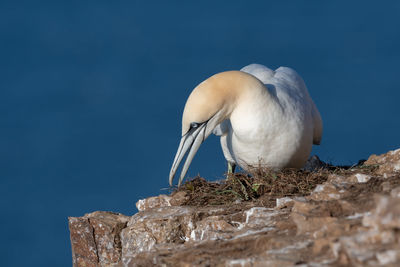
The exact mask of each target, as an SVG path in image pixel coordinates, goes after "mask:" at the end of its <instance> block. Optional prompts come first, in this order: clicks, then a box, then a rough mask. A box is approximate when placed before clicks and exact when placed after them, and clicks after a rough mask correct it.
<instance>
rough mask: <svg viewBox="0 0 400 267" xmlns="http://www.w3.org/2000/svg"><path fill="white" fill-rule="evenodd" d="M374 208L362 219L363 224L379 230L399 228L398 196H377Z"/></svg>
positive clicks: (399, 199) (399, 208) (399, 205)
mask: <svg viewBox="0 0 400 267" xmlns="http://www.w3.org/2000/svg"><path fill="white" fill-rule="evenodd" d="M376 202H377V205H376V208H375V210H374V211H373V212H371V214H370V215H369V216H365V217H364V219H363V225H364V226H368V227H373V228H375V229H379V230H385V229H399V230H400V198H398V197H392V196H379V197H378V198H377V201H376Z"/></svg>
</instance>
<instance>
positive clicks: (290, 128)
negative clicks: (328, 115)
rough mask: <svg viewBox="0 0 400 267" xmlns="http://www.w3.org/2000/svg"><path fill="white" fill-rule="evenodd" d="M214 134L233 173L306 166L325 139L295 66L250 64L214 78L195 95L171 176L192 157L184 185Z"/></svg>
mask: <svg viewBox="0 0 400 267" xmlns="http://www.w3.org/2000/svg"><path fill="white" fill-rule="evenodd" d="M212 132H213V133H214V134H215V135H217V136H220V137H221V147H222V150H223V153H224V156H225V159H226V160H227V161H228V167H229V170H230V171H233V170H234V167H235V166H236V165H239V166H240V167H241V168H242V169H244V170H247V171H248V170H251V168H254V167H257V166H263V167H269V168H273V169H281V168H301V167H303V165H304V164H305V163H306V161H307V159H308V156H309V154H310V152H311V148H312V145H313V144H317V145H319V144H320V142H321V137H322V120H321V116H320V114H319V111H318V109H317V107H316V106H315V104H314V102H313V101H312V99H311V97H310V95H309V93H308V90H307V87H306V85H305V83H304V81H303V79H302V78H301V77H300V75H298V74H297V73H296V71H294V70H293V69H291V68H287V67H280V68H278V69H276V70H275V71H273V70H271V69H269V68H267V67H265V66H263V65H259V64H251V65H248V66H246V67H244V68H243V69H241V71H227V72H221V73H218V74H215V75H214V76H212V77H210V78H208V79H207V80H205V81H203V82H202V83H200V84H199V85H198V86H197V87H196V88H195V89H194V90H193V91H192V93H191V94H190V96H189V98H188V100H187V102H186V105H185V109H184V112H183V117H182V138H181V141H180V144H179V147H178V151H177V153H176V156H175V159H174V162H173V164H172V167H171V171H170V175H169V183H170V185H172V181H173V178H174V176H175V173H176V171H177V169H178V167H179V164H180V163H181V161H182V159H183V158H184V156H185V155H186V154H187V158H186V161H185V164H184V165H183V168H182V171H181V175H180V177H179V182H178V186H179V185H180V184H181V182H182V180H183V178H184V177H185V175H186V172H187V170H188V168H189V166H190V163H191V162H192V160H193V157H194V156H195V154H196V152H197V150H198V149H199V147H200V145H201V143H202V142H203V141H204V140H205V139H206V138H207V137H208V136H209V135H210V134H211V133H212Z"/></svg>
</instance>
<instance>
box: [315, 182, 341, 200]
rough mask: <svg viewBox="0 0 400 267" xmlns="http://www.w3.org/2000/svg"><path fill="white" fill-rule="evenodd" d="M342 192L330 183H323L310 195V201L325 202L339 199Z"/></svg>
mask: <svg viewBox="0 0 400 267" xmlns="http://www.w3.org/2000/svg"><path fill="white" fill-rule="evenodd" d="M342 194H343V192H340V191H339V190H338V189H337V188H336V186H335V185H333V184H331V183H324V184H320V185H317V187H316V188H315V189H314V191H313V192H312V193H311V196H310V199H312V200H316V201H320V200H323V201H327V200H333V199H340V198H341V197H342Z"/></svg>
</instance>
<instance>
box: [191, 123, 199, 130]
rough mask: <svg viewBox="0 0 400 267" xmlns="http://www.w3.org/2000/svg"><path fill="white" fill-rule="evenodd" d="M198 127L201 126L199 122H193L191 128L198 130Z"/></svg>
mask: <svg viewBox="0 0 400 267" xmlns="http://www.w3.org/2000/svg"><path fill="white" fill-rule="evenodd" d="M197 127H199V124H198V123H197V122H192V123H191V124H190V128H194V129H195V128H197Z"/></svg>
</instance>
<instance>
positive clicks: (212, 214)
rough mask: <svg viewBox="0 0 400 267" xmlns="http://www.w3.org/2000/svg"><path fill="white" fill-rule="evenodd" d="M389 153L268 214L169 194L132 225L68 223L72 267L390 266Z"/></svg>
mask: <svg viewBox="0 0 400 267" xmlns="http://www.w3.org/2000/svg"><path fill="white" fill-rule="evenodd" d="M397 155H398V150H396V151H393V152H389V153H387V154H385V155H382V156H379V159H377V158H376V159H375V160H376V162H379V164H381V165H379V166H378V168H377V171H376V172H374V173H363V172H362V170H361V171H358V170H357V171H354V172H350V173H348V174H335V173H332V174H330V175H329V176H328V177H327V181H326V182H324V183H322V184H321V185H318V186H317V187H316V188H315V189H314V191H313V192H312V193H311V194H310V195H309V196H304V197H296V196H287V197H281V198H277V199H275V200H274V201H271V202H268V203H272V205H271V206H267V205H266V206H260V205H259V204H256V202H254V203H253V202H246V201H242V202H238V203H233V204H230V205H224V206H204V207H199V206H182V205H183V204H184V203H186V201H187V199H188V196H187V195H186V194H185V193H184V192H178V193H175V194H173V195H172V196H166V195H161V196H158V197H151V198H147V199H144V200H141V201H139V202H138V204H137V206H138V209H139V210H140V211H139V212H138V213H136V214H135V215H133V216H131V217H128V216H125V215H122V214H118V213H110V212H94V213H90V214H87V215H85V216H83V217H79V218H75V217H71V218H69V227H70V232H71V245H72V252H73V264H74V266H279V267H284V266H294V265H298V264H299V263H302V264H303V265H301V266H397V265H398V262H399V261H400V231H399V229H400V174H399V173H398V172H397V170H395V168H394V167H393V166H394V165H391V164H396V163H395V157H397ZM383 158H385V159H386V160H389V161H390V163H387V162H386V161H385V160H383ZM382 166H386V167H382ZM388 166H389V167H388ZM390 166H392V167H390ZM382 170H384V172H381V171H382ZM384 174H386V175H384ZM364 175H365V176H364ZM360 177H361V178H360ZM366 177H368V178H366Z"/></svg>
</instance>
